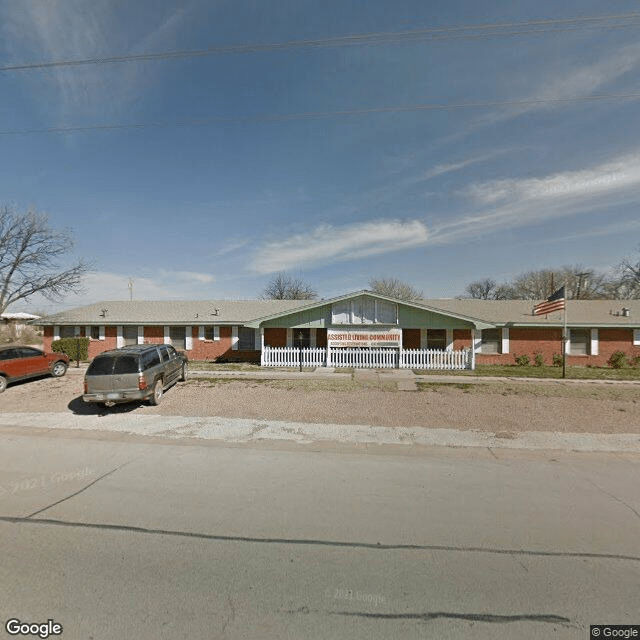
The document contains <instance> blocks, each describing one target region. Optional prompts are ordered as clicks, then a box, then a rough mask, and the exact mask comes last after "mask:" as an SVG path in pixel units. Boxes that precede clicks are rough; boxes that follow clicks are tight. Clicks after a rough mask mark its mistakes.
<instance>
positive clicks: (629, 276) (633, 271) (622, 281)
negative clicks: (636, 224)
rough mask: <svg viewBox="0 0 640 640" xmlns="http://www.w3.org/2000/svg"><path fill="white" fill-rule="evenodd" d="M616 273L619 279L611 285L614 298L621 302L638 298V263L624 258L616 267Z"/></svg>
mask: <svg viewBox="0 0 640 640" xmlns="http://www.w3.org/2000/svg"><path fill="white" fill-rule="evenodd" d="M638 251H640V247H639V248H638ZM616 272H617V273H618V276H619V278H618V279H617V280H615V281H613V282H612V283H611V286H612V287H613V288H614V289H615V292H616V296H615V297H616V298H619V299H621V300H622V299H627V300H629V299H636V298H640V261H637V262H634V261H633V259H632V258H624V260H622V262H621V263H620V264H619V265H618V266H617V267H616Z"/></svg>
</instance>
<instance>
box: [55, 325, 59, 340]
mask: <svg viewBox="0 0 640 640" xmlns="http://www.w3.org/2000/svg"><path fill="white" fill-rule="evenodd" d="M53 339H54V340H60V325H59V324H54V325H53Z"/></svg>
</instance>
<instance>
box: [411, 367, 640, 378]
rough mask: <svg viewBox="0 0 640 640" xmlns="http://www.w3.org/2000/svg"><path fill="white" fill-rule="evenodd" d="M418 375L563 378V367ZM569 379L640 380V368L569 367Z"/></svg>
mask: <svg viewBox="0 0 640 640" xmlns="http://www.w3.org/2000/svg"><path fill="white" fill-rule="evenodd" d="M413 372H414V373H415V374H416V375H421V376H425V375H433V376H438V375H440V376H442V375H446V376H450V375H451V376H460V377H465V376H466V377H476V378H477V377H498V378H507V377H508V378H553V379H562V368H561V367H560V368H558V367H549V366H542V367H537V366H535V365H529V366H522V365H499V364H479V365H478V366H477V367H476V369H475V371H470V370H469V369H463V370H454V371H434V370H431V369H429V370H424V369H414V370H413ZM566 379H567V380H640V368H639V369H632V368H628V369H611V368H609V367H567V377H566Z"/></svg>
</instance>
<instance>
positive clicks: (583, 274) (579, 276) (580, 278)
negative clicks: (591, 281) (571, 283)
mask: <svg viewBox="0 0 640 640" xmlns="http://www.w3.org/2000/svg"><path fill="white" fill-rule="evenodd" d="M576 275H577V276H578V291H577V293H576V300H580V290H581V289H582V278H583V277H584V276H588V275H589V272H588V271H583V272H582V273H576Z"/></svg>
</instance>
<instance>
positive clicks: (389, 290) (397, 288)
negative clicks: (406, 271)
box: [369, 278, 423, 300]
mask: <svg viewBox="0 0 640 640" xmlns="http://www.w3.org/2000/svg"><path fill="white" fill-rule="evenodd" d="M369 289H370V290H371V291H373V292H374V293H379V294H380V295H382V296H389V297H390V298H396V299H397V300H419V299H420V298H422V297H423V293H422V291H418V289H414V288H413V287H412V286H411V285H409V284H406V283H405V282H402V281H401V280H398V278H371V279H370V280H369Z"/></svg>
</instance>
